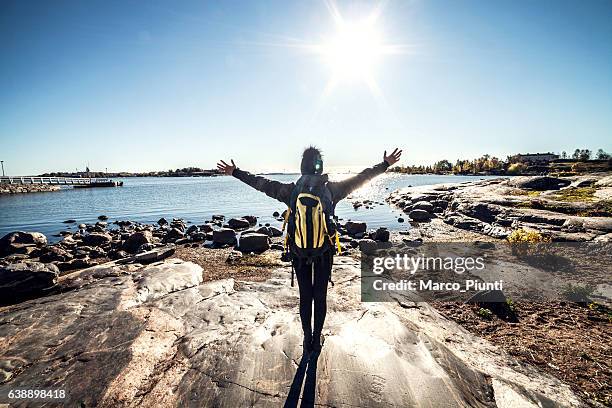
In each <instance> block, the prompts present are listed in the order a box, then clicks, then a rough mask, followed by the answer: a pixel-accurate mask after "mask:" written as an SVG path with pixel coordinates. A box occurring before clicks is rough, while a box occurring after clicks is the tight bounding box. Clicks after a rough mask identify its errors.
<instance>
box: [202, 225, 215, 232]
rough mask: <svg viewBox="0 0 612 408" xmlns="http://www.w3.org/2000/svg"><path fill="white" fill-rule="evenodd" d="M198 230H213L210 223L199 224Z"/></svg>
mask: <svg viewBox="0 0 612 408" xmlns="http://www.w3.org/2000/svg"><path fill="white" fill-rule="evenodd" d="M200 231H201V232H204V233H206V234H208V233H211V232H213V227H212V226H211V225H210V224H202V225H200Z"/></svg>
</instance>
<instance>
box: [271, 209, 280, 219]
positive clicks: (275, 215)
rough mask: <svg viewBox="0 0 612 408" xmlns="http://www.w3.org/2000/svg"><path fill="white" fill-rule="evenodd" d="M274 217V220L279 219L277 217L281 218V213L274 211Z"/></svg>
mask: <svg viewBox="0 0 612 408" xmlns="http://www.w3.org/2000/svg"><path fill="white" fill-rule="evenodd" d="M272 216H273V217H274V218H277V217H279V216H280V213H279V212H278V211H274V212H273V213H272Z"/></svg>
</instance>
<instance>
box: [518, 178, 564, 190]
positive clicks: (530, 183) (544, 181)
mask: <svg viewBox="0 0 612 408" xmlns="http://www.w3.org/2000/svg"><path fill="white" fill-rule="evenodd" d="M570 184H571V181H570V180H568V179H563V178H559V177H550V176H534V177H515V178H513V179H511V180H510V181H509V182H508V185H510V186H512V187H517V188H523V189H527V190H537V191H544V190H559V189H560V188H563V187H567V186H569V185H570Z"/></svg>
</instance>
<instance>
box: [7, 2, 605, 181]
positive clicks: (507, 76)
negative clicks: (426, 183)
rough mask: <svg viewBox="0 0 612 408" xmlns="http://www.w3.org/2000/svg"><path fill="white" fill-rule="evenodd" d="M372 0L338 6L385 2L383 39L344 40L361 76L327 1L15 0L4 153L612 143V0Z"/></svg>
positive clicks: (349, 9)
mask: <svg viewBox="0 0 612 408" xmlns="http://www.w3.org/2000/svg"><path fill="white" fill-rule="evenodd" d="M374 4H375V3H373V2H354V1H353V2H347V1H338V2H336V9H337V12H338V13H339V14H340V15H342V17H343V21H344V22H345V23H347V24H348V23H352V22H359V21H362V20H363V19H364V18H365V17H366V16H369V15H371V13H372V12H373V10H374V9H376V10H377V11H378V14H376V15H377V16H378V18H377V19H376V20H375V22H374V23H372V27H371V28H372V30H375V32H376V35H377V37H376V38H377V42H376V44H374V45H372V44H363V47H361V46H358V47H357V49H356V50H352V51H351V52H352V53H353V54H350V53H349V54H350V55H349V56H353V57H354V56H355V55H354V54H356V60H355V61H353V60H350V61H349V62H355V64H352V65H360V66H361V65H363V66H366V65H367V71H368V72H367V74H368V75H367V77H368V78H369V80H368V81H366V80H365V76H364V75H360V74H359V72H360V71H359V70H357V72H358V74H357V75H354V76H351V75H349V72H348V71H347V70H350V69H352V68H353V69H354V68H355V67H354V66H353V67H352V68H351V66H350V65H351V64H348V65H349V66H348V67H347V66H346V65H347V64H346V61H344V63H345V65H342V64H340V65H339V64H337V63H335V62H333V61H332V60H333V58H334V56H331V57H330V56H329V52H330V51H329V50H330V47H329V46H328V45H329V44H331V43H333V42H334V41H335V40H334V39H335V38H337V36H338V31H339V28H338V21H337V18H336V19H334V13H333V12H332V10H333V4H330V3H326V2H324V1H310V0H309V1H303V2H293V1H258V2H244V1H235V2H231V1H224V2H219V1H210V2H203V1H181V2H174V1H148V2H143V1H126V0H121V1H112V0H104V1H61V0H60V1H52V2H51V1H48V2H45V1H28V0H3V1H2V2H0V38H1V39H2V40H1V41H0V156H1V157H0V159H2V160H4V161H5V167H6V170H7V172H8V173H9V174H11V175H24V174H38V173H40V172H46V171H61V170H74V169H75V168H79V169H83V168H84V167H85V164H86V163H89V165H90V168H91V169H92V170H104V169H105V168H108V169H109V171H149V170H164V169H169V168H177V167H186V166H198V167H204V168H213V167H214V165H215V162H216V160H217V159H219V158H234V160H235V161H236V163H237V164H238V165H239V166H240V167H242V168H245V169H251V170H258V171H272V170H280V171H282V170H285V171H290V170H297V169H298V168H299V155H300V153H301V150H302V149H303V147H305V146H306V145H308V144H311V143H312V144H315V145H317V146H319V147H321V148H322V149H323V150H324V154H325V160H326V165H327V167H328V169H329V168H342V167H347V166H361V165H365V164H371V163H374V162H377V161H379V160H381V159H382V152H383V150H384V149H385V148H387V149H388V148H392V147H395V146H400V147H402V148H403V149H404V156H403V160H402V162H403V163H404V164H417V163H418V164H424V163H431V162H433V161H435V160H438V159H443V158H448V159H450V160H452V161H454V160H455V159H457V158H459V157H462V158H473V157H476V156H479V155H482V154H484V153H491V154H493V155H497V156H499V157H502V158H505V156H506V155H508V154H511V153H518V152H546V151H556V152H559V151H561V150H567V151H570V150H572V151H573V149H575V148H577V147H580V148H582V147H586V148H590V149H597V148H600V147H601V148H604V149H606V150H608V151H610V150H612V143H611V142H610V141H611V140H612V23H611V22H612V1H610V0H589V1H582V0H576V1H565V0H550V1H547V0H538V1H531V0H518V1H517V0H512V1H488V0H482V1H473V0H462V1H455V0H448V1H441V0H416V1H403V0H402V1H400V0H396V1H393V0H390V1H387V2H385V3H384V4H381V5H379V7H374ZM362 34H363V33H362ZM359 35H360V34H357V37H359ZM351 38H352V37H351ZM352 40H354V38H352V39H349V42H350V41H352ZM362 40H363V39H362ZM365 41H367V39H366V40H365ZM313 45H314V46H313ZM320 45H323V46H324V47H327V48H324V49H325V50H327V51H325V52H323V53H321V49H322V48H321V47H320ZM349 45H351V46H354V45H355V44H349ZM383 45H385V46H386V45H393V46H394V47H395V46H397V47H395V48H393V49H394V50H395V51H394V52H392V53H389V54H388V53H385V55H382V53H376V50H375V51H374V52H375V53H376V55H375V56H376V63H375V64H372V66H371V67H370V66H369V65H370V61H369V59H371V58H374V57H373V56H372V55H369V54H367V52H366V51H367V50H366V51H363V52H364V53H365V54H363V53H362V49H367V48H368V47H370V48H372V47H374V48H376V47H379V48H381V47H382V46H383ZM332 48H333V47H332ZM389 48H391V47H389ZM334 49H335V48H334ZM313 50H314V51H313ZM331 52H334V51H331ZM339 52H340V53H341V54H342V52H344V51H342V50H340V51H339ZM368 52H371V50H370V51H368ZM342 55H344V54H342ZM370 57H371V58H370ZM339 66H340V68H339ZM364 69H365V68H364ZM343 74H346V75H345V76H346V78H343ZM352 74H355V72H352ZM338 76H339V77H340V81H337V82H336V83H335V86H333V87H329V84H330V79H331V78H332V77H333V78H336V79H337V77H338ZM368 84H370V85H368ZM372 84H374V86H372ZM326 89H327V90H326ZM373 89H376V90H377V91H376V92H373Z"/></svg>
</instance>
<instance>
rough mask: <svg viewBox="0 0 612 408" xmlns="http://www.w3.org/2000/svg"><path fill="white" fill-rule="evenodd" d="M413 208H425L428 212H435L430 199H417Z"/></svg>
mask: <svg viewBox="0 0 612 408" xmlns="http://www.w3.org/2000/svg"><path fill="white" fill-rule="evenodd" d="M412 209H414V210H424V211H427V212H429V213H430V212H433V209H434V205H433V204H432V203H430V202H429V201H417V202H416V203H414V204H413V205H412Z"/></svg>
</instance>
